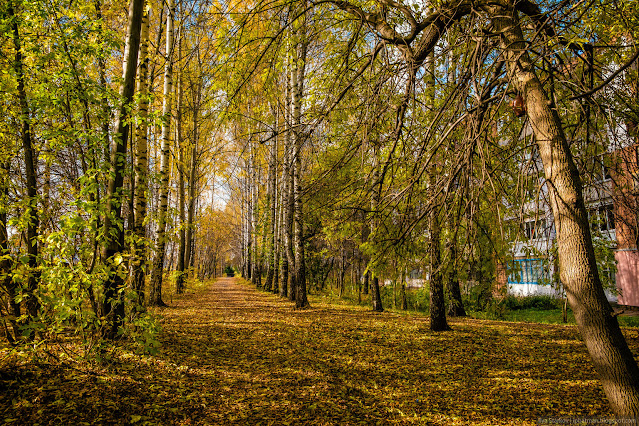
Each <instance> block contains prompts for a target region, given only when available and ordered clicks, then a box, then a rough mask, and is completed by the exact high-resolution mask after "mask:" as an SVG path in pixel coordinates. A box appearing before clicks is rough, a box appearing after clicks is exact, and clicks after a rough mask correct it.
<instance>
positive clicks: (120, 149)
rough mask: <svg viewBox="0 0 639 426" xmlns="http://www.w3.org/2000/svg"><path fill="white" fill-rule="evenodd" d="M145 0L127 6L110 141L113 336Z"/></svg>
mask: <svg viewBox="0 0 639 426" xmlns="http://www.w3.org/2000/svg"><path fill="white" fill-rule="evenodd" d="M143 10H144V0H132V1H131V4H130V6H129V24H128V31H127V38H126V45H125V49H124V63H123V81H122V86H121V88H120V96H121V98H122V99H121V105H120V110H119V113H118V118H117V121H116V125H115V129H116V132H115V134H114V135H113V140H112V141H111V167H110V178H109V182H108V186H107V193H106V202H107V206H106V214H105V217H104V226H103V233H104V235H105V238H107V242H106V245H105V248H104V250H103V259H104V261H105V262H107V264H108V266H109V268H108V271H109V272H108V277H107V279H106V281H105V283H104V315H105V317H106V318H107V326H106V327H105V328H104V329H103V334H104V336H105V337H108V338H115V337H116V336H117V334H118V328H119V327H120V326H121V325H122V323H123V321H124V299H123V293H122V291H121V290H122V289H123V287H124V274H123V273H122V272H121V271H118V270H119V269H120V268H122V265H121V264H119V261H118V257H117V255H119V254H121V253H122V252H123V250H124V227H123V225H122V221H123V218H122V207H121V206H122V203H121V197H122V194H121V192H122V189H123V186H124V174H125V172H126V153H127V141H128V139H129V129H130V124H129V121H130V116H129V114H130V110H131V105H132V102H133V94H134V93H135V75H136V73H137V63H138V53H139V49H140V32H141V28H142V15H143Z"/></svg>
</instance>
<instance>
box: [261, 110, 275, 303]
mask: <svg viewBox="0 0 639 426" xmlns="http://www.w3.org/2000/svg"><path fill="white" fill-rule="evenodd" d="M273 115H274V117H275V125H276V126H277V116H276V114H273ZM276 176H277V135H273V142H272V144H271V151H270V156H269V162H268V184H267V190H266V208H267V212H266V214H268V215H269V220H268V228H267V231H266V233H267V240H268V248H267V250H266V251H267V256H268V264H267V268H268V269H267V272H266V282H265V283H264V289H265V290H266V291H271V290H272V289H273V288H274V287H275V285H276V284H275V283H274V278H275V276H276V274H275V272H276V268H275V232H276V228H277V227H276V223H275V220H276V219H275V216H276V215H275V213H276V204H277V203H276V201H275V200H276V198H277V197H276V182H275V179H276Z"/></svg>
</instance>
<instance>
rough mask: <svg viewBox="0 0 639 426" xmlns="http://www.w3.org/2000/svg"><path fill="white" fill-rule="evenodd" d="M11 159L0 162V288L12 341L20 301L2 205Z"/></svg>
mask: <svg viewBox="0 0 639 426" xmlns="http://www.w3.org/2000/svg"><path fill="white" fill-rule="evenodd" d="M10 171H11V161H9V160H5V159H4V158H3V159H2V161H1V162H0V206H2V207H0V288H2V289H4V291H6V293H7V297H8V299H9V315H11V316H13V318H14V319H12V320H10V322H11V326H12V328H13V336H11V335H10V334H7V340H8V341H9V342H10V343H14V342H15V340H17V339H19V338H20V327H19V324H18V322H17V320H16V319H17V318H20V314H21V309H20V303H18V302H16V296H17V294H18V285H17V284H16V282H15V281H13V278H12V276H11V269H12V268H13V259H12V257H11V251H10V250H9V234H8V232H7V209H6V208H5V207H4V206H7V205H9V204H8V200H9V183H10V179H9V176H11V173H10Z"/></svg>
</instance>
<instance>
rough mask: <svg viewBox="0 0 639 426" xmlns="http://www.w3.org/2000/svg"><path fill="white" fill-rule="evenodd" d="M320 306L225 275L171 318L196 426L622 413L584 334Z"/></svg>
mask: <svg viewBox="0 0 639 426" xmlns="http://www.w3.org/2000/svg"><path fill="white" fill-rule="evenodd" d="M311 304H312V308H311V309H309V310H295V309H294V308H293V304H292V303H291V302H289V301H287V300H282V299H280V298H279V297H277V296H276V295H273V294H270V293H265V292H262V291H259V290H256V289H255V288H253V287H252V286H250V285H249V284H248V283H246V282H243V281H241V280H239V279H235V278H220V279H218V280H217V281H215V282H214V283H212V284H211V285H210V286H209V287H207V288H206V289H205V290H203V291H198V292H197V293H195V294H188V295H184V296H181V298H180V299H179V300H176V301H175V302H174V304H173V307H171V308H169V309H163V310H161V311H160V312H161V314H162V316H163V317H164V334H163V336H164V337H163V348H162V354H163V356H162V357H163V358H166V359H167V360H171V361H172V362H173V363H175V364H174V369H176V370H177V371H183V372H184V375H183V376H180V378H179V380H177V381H176V382H177V383H176V384H177V388H176V390H178V389H179V388H180V387H182V386H183V387H184V389H183V390H182V391H181V394H182V395H183V397H184V395H185V394H186V395H187V396H186V398H187V400H188V398H191V399H190V406H191V407H192V410H193V414H194V415H195V416H194V417H191V418H193V419H197V421H196V423H199V422H201V423H203V424H229V423H236V424H262V423H263V424H442V425H444V424H445V425H450V424H487V425H495V424H535V423H536V420H537V418H538V417H540V416H556V415H558V412H559V411H558V410H560V411H561V412H563V413H570V415H573V416H579V415H581V416H586V415H591V416H592V415H602V414H606V413H608V412H609V409H608V405H607V402H606V400H605V398H604V397H603V393H602V391H601V389H600V386H599V384H598V382H597V381H596V380H593V379H594V378H595V376H594V372H593V371H592V368H591V367H590V360H589V358H588V356H587V354H586V352H585V350H584V349H583V345H582V343H581V341H580V340H579V337H578V336H577V333H576V330H575V328H574V327H561V326H559V327H552V326H537V325H525V324H505V323H491V322H486V321H477V320H460V321H457V322H455V323H454V324H453V328H454V331H453V332H449V333H432V332H430V330H429V328H428V321H427V319H426V318H424V317H423V316H410V315H408V316H406V315H397V314H392V313H384V314H375V313H372V312H370V310H369V309H368V308H367V307H356V306H340V305H325V304H322V303H321V301H320V300H318V299H316V298H314V297H313V296H311ZM549 333H550V334H551V336H550V338H549V336H548V334H549ZM174 386H175V384H174ZM181 414H182V415H185V414H187V413H185V412H182V413H181Z"/></svg>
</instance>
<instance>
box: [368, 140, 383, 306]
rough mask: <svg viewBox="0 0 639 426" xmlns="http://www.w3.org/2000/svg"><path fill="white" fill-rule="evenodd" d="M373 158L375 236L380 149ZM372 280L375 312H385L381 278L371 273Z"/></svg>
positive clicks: (373, 220) (371, 287)
mask: <svg viewBox="0 0 639 426" xmlns="http://www.w3.org/2000/svg"><path fill="white" fill-rule="evenodd" d="M373 156H374V160H375V164H374V167H375V169H374V171H373V188H372V197H371V210H372V215H373V217H372V220H371V233H372V234H373V235H374V234H375V233H374V231H375V228H376V227H377V226H378V224H379V223H378V222H379V219H378V216H379V212H378V210H379V202H380V199H381V196H382V182H381V176H380V168H381V164H380V161H379V156H380V153H379V147H377V146H375V147H374V148H373ZM371 277H372V280H370V289H371V303H372V306H373V311H375V312H383V311H384V307H383V306H382V296H381V294H380V288H379V278H378V277H377V276H376V275H375V273H371Z"/></svg>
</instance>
